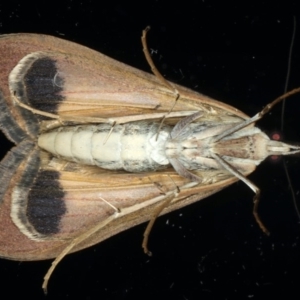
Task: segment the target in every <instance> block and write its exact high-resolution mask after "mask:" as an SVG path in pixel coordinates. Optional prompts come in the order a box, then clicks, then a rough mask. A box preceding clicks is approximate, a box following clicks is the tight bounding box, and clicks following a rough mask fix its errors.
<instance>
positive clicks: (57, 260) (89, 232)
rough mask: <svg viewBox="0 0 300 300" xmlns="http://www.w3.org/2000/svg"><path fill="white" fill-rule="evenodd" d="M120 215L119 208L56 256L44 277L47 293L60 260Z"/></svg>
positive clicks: (43, 286)
mask: <svg viewBox="0 0 300 300" xmlns="http://www.w3.org/2000/svg"><path fill="white" fill-rule="evenodd" d="M118 215H119V212H118V209H117V211H116V212H115V213H114V214H113V215H111V216H110V217H108V218H107V219H106V220H105V221H103V222H100V223H99V224H97V225H96V226H94V227H92V228H90V229H89V230H87V231H86V232H84V233H82V234H81V235H79V236H78V237H77V238H75V239H73V240H72V241H71V242H70V244H69V245H68V246H67V247H66V248H65V249H64V250H63V251H62V252H61V253H60V254H59V255H58V256H57V257H56V258H55V260H54V261H53V262H52V264H51V267H50V268H49V270H48V271H47V273H46V275H45V277H44V282H43V285H42V288H43V290H44V293H45V294H47V286H48V282H49V279H50V277H51V275H52V273H53V271H54V270H55V268H56V266H57V265H58V264H59V262H60V261H61V260H62V259H63V258H64V257H65V256H66V255H67V254H68V253H69V252H70V251H71V250H72V249H73V248H74V247H75V246H76V245H78V244H80V243H81V242H83V241H84V240H86V239H87V238H89V237H90V236H91V235H93V234H94V233H96V232H97V231H99V230H100V229H101V228H103V227H104V226H106V225H107V224H109V223H110V222H112V221H113V220H114V219H115V218H116V217H117V216H118Z"/></svg>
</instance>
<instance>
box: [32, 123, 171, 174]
mask: <svg viewBox="0 0 300 300" xmlns="http://www.w3.org/2000/svg"><path fill="white" fill-rule="evenodd" d="M158 127H159V124H157V123H153V122H133V123H127V124H123V125H115V126H114V127H112V126H111V125H109V124H99V125H77V126H65V127H59V128H56V129H54V130H51V131H49V132H46V133H43V134H41V135H40V136H39V139H38V145H39V146H40V147H41V148H42V149H44V150H46V151H48V152H50V153H52V154H53V155H55V156H57V157H60V158H63V159H66V160H69V161H74V162H77V163H81V164H88V165H97V166H99V167H101V168H104V169H110V170H122V169H123V170H126V171H128V172H146V171H152V170H153V171H154V170H157V169H161V168H164V167H165V166H166V165H168V164H169V161H168V159H167V157H166V155H165V143H166V141H167V139H168V138H169V134H170V131H171V127H170V126H167V125H164V126H163V127H162V129H161V130H160V133H159V136H158V140H156V136H157V132H158Z"/></svg>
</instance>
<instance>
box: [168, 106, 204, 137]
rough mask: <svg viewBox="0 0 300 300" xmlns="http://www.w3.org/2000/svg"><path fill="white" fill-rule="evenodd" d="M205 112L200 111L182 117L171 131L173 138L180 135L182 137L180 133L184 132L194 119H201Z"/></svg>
mask: <svg viewBox="0 0 300 300" xmlns="http://www.w3.org/2000/svg"><path fill="white" fill-rule="evenodd" d="M203 114H204V113H203V112H202V111H198V112H196V113H194V114H192V115H190V116H187V117H185V118H183V119H181V120H180V121H179V122H178V123H177V124H176V125H175V126H174V128H173V129H172V132H171V138H172V139H176V138H178V137H180V133H182V132H183V130H184V129H185V128H186V127H187V126H188V125H190V124H191V123H192V122H193V121H195V120H197V119H199V118H200V117H201V116H203Z"/></svg>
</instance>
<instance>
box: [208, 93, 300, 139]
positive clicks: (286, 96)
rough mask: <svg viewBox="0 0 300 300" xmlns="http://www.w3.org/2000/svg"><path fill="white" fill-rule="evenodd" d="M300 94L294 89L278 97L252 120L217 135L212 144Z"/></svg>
mask: <svg viewBox="0 0 300 300" xmlns="http://www.w3.org/2000/svg"><path fill="white" fill-rule="evenodd" d="M299 92H300V87H299V88H295V89H293V90H291V91H289V92H287V93H285V94H283V95H281V96H280V97H278V98H276V99H275V100H274V101H272V102H271V103H269V104H267V105H266V106H265V107H264V108H263V109H262V111H260V112H258V113H257V114H256V115H254V116H253V117H252V118H249V119H247V120H245V121H244V122H241V123H238V124H237V125H235V126H233V127H231V128H229V129H227V130H224V131H223V132H222V133H221V134H219V135H217V136H216V137H215V138H213V139H212V142H218V141H220V140H221V139H223V138H224V137H226V136H228V135H230V134H232V133H234V132H236V131H238V130H240V129H242V128H245V127H246V126H248V125H250V124H252V123H255V122H257V121H258V120H260V119H261V118H262V117H263V116H264V115H265V114H267V113H268V112H269V111H270V110H271V109H272V108H273V107H274V106H275V105H276V104H277V103H279V102H281V101H283V100H284V99H286V98H288V97H290V96H292V95H295V94H297V93H299Z"/></svg>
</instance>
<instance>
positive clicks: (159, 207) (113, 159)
mask: <svg viewBox="0 0 300 300" xmlns="http://www.w3.org/2000/svg"><path fill="white" fill-rule="evenodd" d="M145 34H146V33H145V32H144V35H143V39H142V40H143V43H144V50H145V53H146V56H147V59H148V61H149V63H150V65H151V67H152V69H153V70H154V73H155V74H156V76H154V75H151V74H148V73H145V72H143V71H140V70H137V69H134V68H132V67H130V66H127V65H125V64H123V63H121V62H118V61H115V60H113V59H111V58H109V57H107V56H105V55H103V54H101V53H99V52H96V51H94V50H91V49H89V48H87V47H84V46H81V45H78V44H75V43H73V42H69V41H66V40H62V39H59V38H56V37H51V36H46V35H40V34H9V35H2V36H1V37H0V53H1V58H0V108H1V112H0V128H1V130H2V131H3V132H4V134H5V135H6V137H7V138H8V139H9V140H11V141H12V142H13V143H15V145H16V146H15V147H14V148H12V149H11V151H9V152H8V153H7V154H6V156H5V157H4V159H3V160H2V161H1V163H0V170H1V171H0V256H1V257H2V258H6V259H12V260H20V261H30V260H43V259H50V258H56V260H55V261H54V264H53V266H52V268H51V269H50V270H49V272H48V274H47V275H46V277H45V282H44V286H43V287H44V288H46V285H47V282H48V279H49V277H50V275H51V272H52V271H53V269H54V268H55V265H56V264H57V263H58V262H59V261H60V260H61V259H62V258H63V257H64V256H65V255H66V254H68V253H71V252H75V251H79V250H81V249H84V248H87V247H89V246H91V245H94V244H96V243H99V242H101V241H103V240H104V239H107V238H109V237H111V236H113V235H115V234H117V233H118V232H121V231H124V230H126V229H129V228H131V227H133V226H135V225H137V224H140V223H142V222H145V221H149V220H151V221H150V226H148V228H147V230H146V232H145V238H144V243H143V247H144V249H145V252H148V249H147V239H148V235H149V232H150V229H151V226H152V225H153V222H154V220H155V218H156V217H157V216H158V215H162V214H166V213H168V212H170V211H173V210H176V209H179V208H181V207H183V206H186V205H189V204H191V203H193V202H195V201H199V200H201V199H204V198H206V197H208V196H210V195H212V194H214V193H216V192H218V191H220V190H222V189H223V188H225V187H227V186H229V185H231V184H233V183H234V182H236V181H237V180H242V181H244V182H245V183H246V184H247V185H248V186H249V187H250V188H251V189H252V190H253V191H254V192H255V194H256V196H255V208H254V213H255V216H256V220H257V222H258V223H259V225H260V227H261V228H262V229H263V230H264V231H265V232H267V229H266V228H265V227H264V225H263V223H262V222H261V220H260V219H259V217H258V215H257V212H256V206H257V203H258V197H259V189H258V188H257V187H256V186H255V185H254V184H253V183H252V182H251V181H250V180H249V179H247V175H249V174H250V173H251V172H253V171H254V170H255V168H256V166H257V165H258V164H259V163H260V162H261V161H262V160H264V159H265V158H266V157H267V156H269V155H287V154H292V153H296V152H300V147H298V146H293V145H288V144H285V143H282V142H280V141H272V140H270V139H269V138H268V137H267V136H266V135H265V134H264V133H263V132H262V131H261V130H260V129H258V128H257V127H255V126H254V123H255V122H256V121H257V120H259V119H260V118H261V117H262V116H263V115H264V114H265V113H267V112H268V111H269V110H270V109H271V107H273V106H274V105H275V104H276V103H277V102H279V101H281V100H282V99H283V98H284V97H279V98H278V99H276V100H275V101H273V102H272V103H271V104H269V105H267V106H266V107H265V109H264V110H263V111H262V112H260V113H258V114H257V115H255V116H254V117H252V118H250V117H249V116H247V115H246V114H244V113H243V112H241V111H239V110H238V109H236V108H234V107H231V106H230V105H227V104H225V103H222V102H219V101H217V100H214V99H211V98H209V97H207V96H204V95H202V94H199V93H197V92H194V91H192V90H190V89H187V88H185V87H182V86H179V85H176V84H173V83H170V82H167V81H166V80H164V79H163V78H161V77H162V76H160V74H159V73H158V71H157V70H156V69H155V67H154V66H153V63H152V61H151V58H150V56H149V53H148V52H147V48H146V42H145ZM297 91H298V90H294V91H292V92H290V93H288V95H291V94H293V93H295V92H297Z"/></svg>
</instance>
